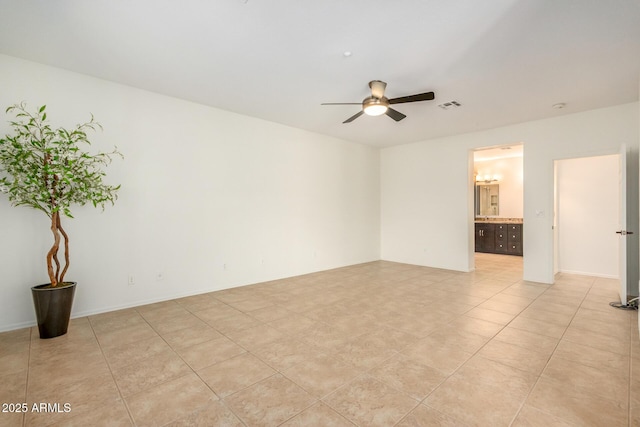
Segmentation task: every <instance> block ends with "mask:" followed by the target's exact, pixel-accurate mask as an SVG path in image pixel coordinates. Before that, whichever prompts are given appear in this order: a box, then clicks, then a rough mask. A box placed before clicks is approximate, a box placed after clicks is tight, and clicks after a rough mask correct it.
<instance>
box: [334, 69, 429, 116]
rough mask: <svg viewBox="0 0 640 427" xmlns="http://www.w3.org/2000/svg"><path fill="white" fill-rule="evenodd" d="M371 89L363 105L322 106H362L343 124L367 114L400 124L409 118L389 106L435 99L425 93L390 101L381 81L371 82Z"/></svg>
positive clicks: (354, 103) (337, 103)
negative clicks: (386, 118)
mask: <svg viewBox="0 0 640 427" xmlns="http://www.w3.org/2000/svg"><path fill="white" fill-rule="evenodd" d="M369 87H370V88H371V96H368V97H366V98H365V99H364V100H363V101H362V102H361V103H360V102H327V103H323V104H322V105H362V110H361V111H359V112H358V113H356V114H354V115H353V116H351V117H349V118H348V119H347V120H345V121H344V122H342V123H351V122H352V121H354V120H355V119H357V118H358V117H360V116H361V115H363V114H367V115H369V116H380V115H382V114H386V115H387V116H389V117H391V118H392V119H393V120H395V121H396V122H399V121H400V120H402V119H404V118H405V117H407V116H405V115H404V114H402V113H401V112H399V111H397V110H394V109H393V108H391V107H389V105H394V104H405V103H407V102H418V101H431V100H432V99H433V98H434V97H435V95H434V93H433V92H425V93H419V94H416V95H409V96H401V97H400V98H391V99H388V98H387V97H385V96H384V90H385V88H386V87H387V84H386V83H385V82H383V81H380V80H372V81H370V82H369Z"/></svg>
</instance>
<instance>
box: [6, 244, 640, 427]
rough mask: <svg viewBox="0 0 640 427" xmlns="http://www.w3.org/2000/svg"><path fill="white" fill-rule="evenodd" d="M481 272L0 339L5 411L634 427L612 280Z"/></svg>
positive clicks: (342, 280)
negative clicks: (543, 279) (43, 336)
mask: <svg viewBox="0 0 640 427" xmlns="http://www.w3.org/2000/svg"><path fill="white" fill-rule="evenodd" d="M476 265H477V270H476V271H475V272H473V273H459V272H452V271H445V270H438V269H433V268H425V267H417V266H411V265H406V264H398V263H392V262H385V261H380V262H372V263H367V264H361V265H355V266H350V267H345V268H340V269H336V270H331V271H326V272H320V273H314V274H309V275H305V276H299V277H293V278H289V279H285V280H276V281H273V282H269V283H260V284H256V285H252V286H246V287H241V288H235V289H230V290H225V291H219V292H213V293H209V294H204V295H198V296H193V297H188V298H182V299H178V300H172V301H167V302H162V303H157V304H152V305H147V306H142V307H137V308H132V309H127V310H121V311H117V312H111V313H105V314H100V315H96V316H90V317H84V318H78V319H74V320H73V321H72V323H71V326H70V330H69V333H68V334H67V335H65V336H63V337H58V338H55V339H51V340H40V339H39V338H38V334H37V330H34V329H22V330H17V331H12V332H6V333H2V334H0V402H2V403H3V405H4V404H6V406H3V409H4V410H11V409H12V407H10V406H9V405H10V404H16V403H23V402H25V403H27V404H28V411H27V413H24V414H22V413H7V412H2V413H0V426H22V425H24V426H48V425H57V426H98V425H111V426H130V425H136V426H165V425H168V426H190V425H200V426H245V425H246V426H278V425H283V426H323V427H328V426H353V425H359V426H367V427H369V426H394V425H397V426H433V425H442V426H545V427H548V426H577V425H594V426H627V425H640V370H639V368H638V366H640V343H639V340H638V326H637V313H636V312H631V311H623V310H618V309H615V308H612V307H610V306H609V302H610V301H614V300H617V288H616V287H617V283H616V281H614V280H606V279H599V278H593V277H584V276H574V275H561V276H560V277H558V279H557V282H556V284H555V285H553V286H548V285H542V284H536V283H529V282H523V281H522V258H518V257H509V256H500V255H487V254H478V255H477V257H476ZM34 403H36V404H40V403H45V404H46V403H49V404H54V403H58V404H60V412H53V413H52V412H50V410H51V409H56V408H55V407H49V408H48V409H49V410H48V411H44V412H37V411H33V404H34ZM65 403H68V404H70V412H64V411H65V407H64V404H65ZM14 408H15V407H14ZM37 408H40V407H39V406H37ZM43 409H47V408H46V407H45V408H43Z"/></svg>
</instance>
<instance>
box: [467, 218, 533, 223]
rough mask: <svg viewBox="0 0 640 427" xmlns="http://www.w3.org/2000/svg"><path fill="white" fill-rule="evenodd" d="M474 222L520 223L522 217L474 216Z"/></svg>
mask: <svg viewBox="0 0 640 427" xmlns="http://www.w3.org/2000/svg"><path fill="white" fill-rule="evenodd" d="M475 222H476V223H499V224H522V218H494V217H487V218H482V217H476V219H475Z"/></svg>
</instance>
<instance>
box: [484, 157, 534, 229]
mask: <svg viewBox="0 0 640 427" xmlns="http://www.w3.org/2000/svg"><path fill="white" fill-rule="evenodd" d="M474 169H475V170H474V174H475V173H478V174H479V175H481V176H484V175H491V176H493V175H497V176H499V177H500V180H499V181H498V183H497V184H498V185H499V190H500V195H499V197H498V210H499V215H497V216H498V217H500V218H522V208H523V197H524V190H523V182H522V176H523V169H522V157H505V158H503V159H492V160H485V161H478V160H476V161H475V168H474Z"/></svg>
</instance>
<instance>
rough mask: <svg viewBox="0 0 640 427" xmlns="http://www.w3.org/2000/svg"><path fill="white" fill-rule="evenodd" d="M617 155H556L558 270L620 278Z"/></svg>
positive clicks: (555, 227)
mask: <svg viewBox="0 0 640 427" xmlns="http://www.w3.org/2000/svg"><path fill="white" fill-rule="evenodd" d="M619 157H620V156H619V155H618V154H611V155H606V156H596V157H581V158H573V159H564V160H556V161H555V200H556V201H555V205H556V206H555V210H556V215H555V218H554V248H555V260H554V274H556V273H570V274H581V275H586V276H596V277H607V278H612V279H618V278H619V254H618V236H616V234H615V231H616V230H617V228H618V226H619V224H618V222H619V209H620V194H619V191H618V185H619V183H618V174H619V172H618V169H619V161H620V159H619Z"/></svg>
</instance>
